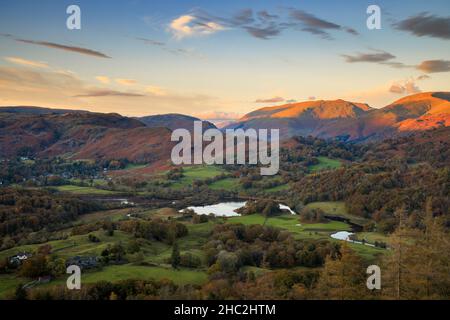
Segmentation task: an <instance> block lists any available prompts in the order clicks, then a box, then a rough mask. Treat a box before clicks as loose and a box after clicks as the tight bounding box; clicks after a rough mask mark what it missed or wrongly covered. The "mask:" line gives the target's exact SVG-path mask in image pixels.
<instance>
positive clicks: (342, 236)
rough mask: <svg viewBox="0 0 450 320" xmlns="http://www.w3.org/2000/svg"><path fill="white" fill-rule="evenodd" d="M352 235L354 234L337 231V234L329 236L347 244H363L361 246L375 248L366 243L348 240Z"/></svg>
mask: <svg viewBox="0 0 450 320" xmlns="http://www.w3.org/2000/svg"><path fill="white" fill-rule="evenodd" d="M353 234H354V233H352V232H348V231H339V232H336V233H333V234H332V235H330V237H332V238H333V239H337V240H343V241H347V242H351V243H357V244H363V245H366V246H369V247H375V246H374V245H373V244H371V243H367V242H365V243H363V242H362V241H355V240H352V239H351V238H350V236H351V235H353Z"/></svg>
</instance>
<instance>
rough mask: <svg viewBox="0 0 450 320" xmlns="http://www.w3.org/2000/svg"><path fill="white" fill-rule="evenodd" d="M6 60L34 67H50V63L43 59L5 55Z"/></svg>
mask: <svg viewBox="0 0 450 320" xmlns="http://www.w3.org/2000/svg"><path fill="white" fill-rule="evenodd" d="M5 60H6V61H8V62H11V63H14V64H19V65H22V66H27V67H33V68H48V64H47V63H46V62H42V61H34V60H28V59H24V58H20V57H5Z"/></svg>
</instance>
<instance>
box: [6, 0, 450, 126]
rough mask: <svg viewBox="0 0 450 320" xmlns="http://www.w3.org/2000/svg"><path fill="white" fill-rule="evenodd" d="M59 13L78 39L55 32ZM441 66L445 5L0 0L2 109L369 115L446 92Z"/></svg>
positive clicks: (448, 78) (211, 115)
mask: <svg viewBox="0 0 450 320" xmlns="http://www.w3.org/2000/svg"><path fill="white" fill-rule="evenodd" d="M70 5H77V6H79V8H80V11H81V19H80V20H81V29H74V30H70V29H68V28H67V26H66V20H67V19H68V17H69V16H70V14H67V13H66V9H67V7H68V6H70ZM369 5H378V6H379V7H380V8H381V29H374V30H370V29H369V28H368V27H367V24H366V21H367V19H368V17H369V16H370V14H368V13H367V7H368V6H369ZM449 55H450V5H449V3H448V0H440V1H439V0H429V1H415V0H410V1H408V2H405V1H403V0H391V1H364V0H359V1H352V0H349V1H318V0H314V1H312V0H311V1H299V0H297V1H264V0H260V1H254V0H252V1H249V0H239V1H234V0H227V1H225V0H223V1H190V0H179V1H172V0H166V1H157V0H152V1H144V0H132V1H117V0H95V1H92V0H89V1H88V0H86V1H75V0H71V1H65V0H40V1H35V0H14V1H13V0H0V105H2V106H13V105H33V106H42V107H51V108H67V109H85V110H90V111H96V112H115V113H120V114H122V115H125V116H143V115H152V114H163V113H183V114H190V115H194V116H198V117H201V118H202V119H236V118H238V117H240V116H241V115H243V114H245V113H247V112H250V111H252V110H255V109H257V108H261V107H266V106H272V105H281V104H286V103H291V102H300V101H305V100H319V99H324V100H328V99H344V100H349V101H354V102H365V103H368V104H369V105H370V106H372V107H375V108H380V107H383V106H386V105H388V104H389V103H392V102H393V101H395V100H397V99H399V98H401V97H403V96H405V95H409V94H413V93H417V92H421V91H423V92H425V91H450V90H449V89H450V88H449V83H450V57H449Z"/></svg>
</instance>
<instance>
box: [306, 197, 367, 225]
mask: <svg viewBox="0 0 450 320" xmlns="http://www.w3.org/2000/svg"><path fill="white" fill-rule="evenodd" d="M306 207H308V208H310V209H315V208H319V209H322V210H323V212H325V214H327V215H333V216H338V217H343V218H347V219H349V220H350V222H353V223H356V224H359V225H364V224H365V223H366V222H367V221H368V220H367V219H366V218H363V217H358V216H354V215H351V214H349V213H348V212H347V208H346V207H345V203H344V202H342V201H327V202H311V203H308V204H307V205H306Z"/></svg>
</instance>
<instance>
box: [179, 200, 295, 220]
mask: <svg viewBox="0 0 450 320" xmlns="http://www.w3.org/2000/svg"><path fill="white" fill-rule="evenodd" d="M246 203H247V202H221V203H218V204H212V205H209V206H198V207H187V208H186V209H191V210H194V212H195V213H196V214H210V213H212V214H213V215H215V216H217V217H238V216H240V214H239V213H237V212H235V210H236V209H239V208H242V207H243V206H245V204H246ZM279 206H280V209H284V210H288V211H289V212H290V213H291V214H295V212H294V211H292V210H291V208H289V207H288V206H286V205H284V204H279ZM186 209H182V210H180V212H183V210H186Z"/></svg>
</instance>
